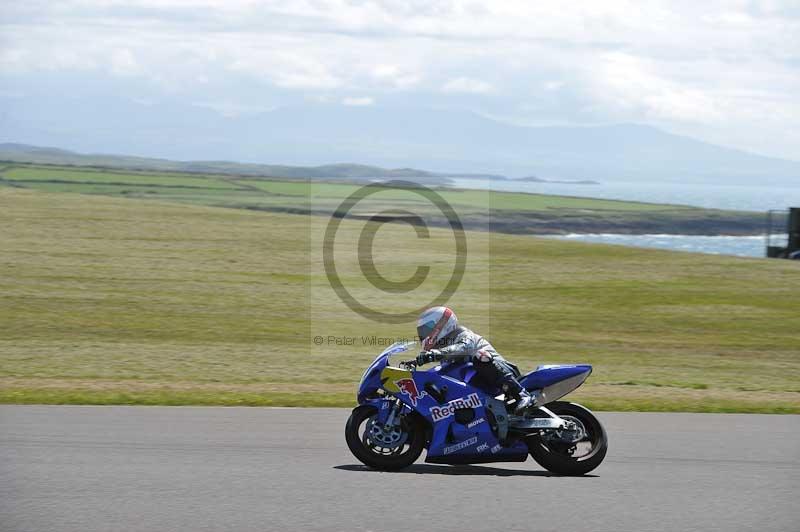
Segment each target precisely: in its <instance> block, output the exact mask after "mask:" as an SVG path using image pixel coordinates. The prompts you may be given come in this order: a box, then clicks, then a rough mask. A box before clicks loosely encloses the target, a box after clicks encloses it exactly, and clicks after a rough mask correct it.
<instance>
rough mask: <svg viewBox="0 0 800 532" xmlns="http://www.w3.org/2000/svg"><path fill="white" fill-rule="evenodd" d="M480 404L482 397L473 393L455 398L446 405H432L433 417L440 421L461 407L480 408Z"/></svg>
mask: <svg viewBox="0 0 800 532" xmlns="http://www.w3.org/2000/svg"><path fill="white" fill-rule="evenodd" d="M422 393H425V392H422ZM479 406H481V398H480V397H479V396H478V394H477V393H471V394H469V395H468V396H466V397H460V398H458V399H453V400H452V401H450V402H449V403H447V404H446V405H444V406H433V407H431V417H432V418H433V420H434V421H440V420H442V419H445V418H448V417H450V416H452V415H453V412H455V411H456V410H459V409H461V408H478V407H479Z"/></svg>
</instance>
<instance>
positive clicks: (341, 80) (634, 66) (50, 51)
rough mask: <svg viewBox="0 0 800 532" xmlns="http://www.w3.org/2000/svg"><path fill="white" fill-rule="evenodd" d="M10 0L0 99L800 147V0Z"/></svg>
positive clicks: (1, 14)
mask: <svg viewBox="0 0 800 532" xmlns="http://www.w3.org/2000/svg"><path fill="white" fill-rule="evenodd" d="M0 10H1V11H0V77H1V80H2V85H0V113H7V112H10V110H12V109H14V108H15V107H20V106H22V105H23V104H27V105H28V106H30V104H31V102H30V100H31V99H32V98H40V99H42V98H45V99H46V98H48V94H50V95H51V96H52V97H54V98H57V97H58V96H60V95H63V93H65V92H69V91H76V90H80V91H83V92H85V94H87V95H90V96H96V97H99V96H101V95H103V94H113V95H114V96H115V97H120V98H125V99H128V100H130V101H133V102H140V103H143V104H151V103H163V102H176V101H180V102H182V103H186V104H189V105H192V106H194V107H196V108H204V109H211V110H214V111H215V112H218V113H220V114H222V115H226V116H240V115H247V114H249V113H257V112H263V111H266V110H270V109H274V108H276V107H280V106H286V105H299V104H303V103H304V102H307V103H312V102H328V103H329V104H331V105H341V106H374V107H375V108H380V107H381V106H386V107H392V106H393V107H397V106H409V105H413V106H415V107H423V108H426V107H434V108H452V109H468V110H472V111H475V112H477V113H480V114H482V115H485V116H489V117H493V118H497V119H501V120H504V121H508V122H512V123H516V124H536V125H542V124H575V125H580V124H587V125H588V124H607V123H616V122H636V123H646V124H651V125H655V126H658V127H661V128H663V129H666V130H667V131H670V132H675V133H681V134H686V135H690V136H693V137H696V138H700V139H703V140H707V141H711V142H714V143H718V144H722V145H725V146H731V147H737V148H741V149H745V150H749V151H753V152H756V153H761V154H766V155H773V156H778V157H784V158H790V159H795V160H800V125H799V124H800V96H799V95H800V3H798V2H797V1H796V0H794V1H787V2H779V1H774V2H773V1H765V2H749V1H727V2H717V1H706V2H697V1H682V0H672V1H665V2H643V1H630V2H625V1H619V2H610V1H606V2H585V3H583V4H582V5H581V4H579V3H556V2H533V1H528V0H519V1H517V0H497V1H491V2H489V1H486V2H471V1H455V0H453V1H442V2H435V1H432V0H398V1H389V0H373V1H358V0H349V1H348V0H306V1H282V2H273V1H249V0H225V1H222V0H220V1H211V0H163V1H162V0H125V1H99V0H74V1H60V2H59V1H46V0H27V1H25V2H11V1H9V0H6V1H5V2H3V3H2V6H1V7H0ZM0 116H2V114H0ZM2 136H3V139H2V140H14V139H13V132H8V131H5V132H2Z"/></svg>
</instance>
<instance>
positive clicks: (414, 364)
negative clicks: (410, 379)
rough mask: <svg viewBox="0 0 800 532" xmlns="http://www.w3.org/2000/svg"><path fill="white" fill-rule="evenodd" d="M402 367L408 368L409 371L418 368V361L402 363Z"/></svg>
mask: <svg viewBox="0 0 800 532" xmlns="http://www.w3.org/2000/svg"><path fill="white" fill-rule="evenodd" d="M400 367H401V368H407V369H413V368H416V367H417V361H416V360H406V361H404V362H400Z"/></svg>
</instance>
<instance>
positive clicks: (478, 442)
mask: <svg viewBox="0 0 800 532" xmlns="http://www.w3.org/2000/svg"><path fill="white" fill-rule="evenodd" d="M406 350H408V346H405V345H402V344H396V345H393V346H391V347H389V348H388V349H386V350H385V351H384V352H383V353H381V354H380V355H378V357H377V358H376V359H375V360H374V361H373V362H372V364H370V366H369V367H368V368H367V370H366V371H365V372H364V375H363V377H362V379H361V384H360V385H359V389H358V402H359V404H361V405H371V406H374V407H375V408H376V410H377V415H378V419H379V420H380V421H384V420H385V417H386V416H387V415H388V413H389V412H390V410H391V408H390V407H391V405H393V404H395V401H396V400H398V399H399V400H400V401H401V402H402V403H403V405H404V408H403V410H404V411H405V412H407V413H410V412H412V411H414V412H417V413H418V414H419V415H420V416H422V418H423V419H424V420H425V421H426V422H427V424H428V425H429V427H430V433H429V442H428V445H427V447H428V454H427V458H426V461H428V462H438V463H480V462H504V461H505V462H508V461H524V460H525V459H526V458H527V455H528V448H527V445H526V444H525V443H524V442H523V441H521V440H517V441H513V442H507V443H506V444H505V445H503V444H501V443H500V441H499V439H498V437H497V435H496V434H495V431H493V430H492V428H491V423H490V420H491V419H492V416H491V413H490V412H489V411H488V409H487V407H486V404H487V401H488V400H489V399H491V398H492V397H493V396H494V395H496V393H497V392H498V390H482V389H479V388H477V387H475V386H472V385H471V384H470V382H471V381H472V377H474V375H475V368H474V367H473V366H472V364H471V363H469V362H465V363H451V364H445V365H442V366H435V367H432V368H430V369H428V370H426V371H423V370H415V371H412V372H410V373H409V377H410V380H412V381H413V383H412V382H408V380H409V378H405V377H404V378H403V379H401V380H404V381H406V382H403V383H402V384H403V386H402V387H401V391H400V392H398V393H394V392H387V391H386V389H385V388H384V383H383V382H381V372H382V371H383V369H384V368H385V367H386V366H387V365H388V364H389V358H390V357H391V356H392V355H395V354H398V353H401V352H403V351H406ZM591 369H592V368H591V366H588V365H572V366H540V367H539V368H538V369H537V370H536V371H533V372H531V373H529V374H527V375H525V376H524V377H523V378H522V379H521V383H522V384H523V385H524V386H525V387H526V388H528V389H539V388H546V387H548V386H551V385H553V384H557V383H559V382H561V381H564V380H566V379H570V378H573V377H581V376H588V374H589V373H590V372H591ZM581 382H582V381H581ZM395 384H396V385H397V386H398V387H399V386H400V381H397V382H395ZM578 385H579V384H578ZM379 389H383V390H384V394H383V396H381V395H379V394H378V393H377V391H378V390H379ZM394 389H397V388H394ZM487 392H488V393H487ZM456 410H465V411H468V410H471V411H472V417H471V418H470V419H468V420H466V421H465V420H463V419H462V420H461V422H458V421H456V416H455V411H456Z"/></svg>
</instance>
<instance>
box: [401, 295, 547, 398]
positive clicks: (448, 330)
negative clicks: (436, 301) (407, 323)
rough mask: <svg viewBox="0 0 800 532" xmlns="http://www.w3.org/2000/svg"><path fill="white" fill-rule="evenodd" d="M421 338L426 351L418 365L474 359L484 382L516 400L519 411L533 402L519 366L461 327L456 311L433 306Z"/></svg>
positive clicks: (420, 325)
mask: <svg viewBox="0 0 800 532" xmlns="http://www.w3.org/2000/svg"><path fill="white" fill-rule="evenodd" d="M417 335H418V336H419V338H420V341H421V342H422V349H423V351H422V352H421V353H420V354H419V355H418V356H417V359H416V363H417V366H422V365H424V364H427V363H429V362H438V361H440V360H445V361H455V360H459V359H460V360H471V361H472V364H473V365H474V366H475V369H476V370H477V372H478V377H479V378H480V379H481V380H483V381H485V382H486V383H487V384H488V385H495V386H497V387H498V388H500V389H501V390H503V393H505V394H506V395H508V396H511V397H514V398H516V400H517V404H516V411H517V412H522V411H523V410H525V408H527V407H528V406H529V405H530V404H531V402H532V401H533V397H531V395H530V394H529V393H528V392H527V390H525V388H523V387H522V385H520V383H519V381H518V380H517V377H518V376H519V370H517V368H516V366H514V365H513V364H511V363H510V362H508V361H507V360H506V359H504V358H503V357H502V356H500V354H499V353H498V352H497V351H496V350H495V348H494V347H493V346H492V344H490V343H489V342H488V341H487V340H486V339H485V338H484V337H483V336H481V335H479V334H477V333H475V332H473V331H471V330H469V329H467V328H466V327H463V326H459V325H458V318H457V317H456V314H455V312H453V311H452V310H451V309H449V308H448V307H433V308H429V309H428V310H426V311H425V312H423V313H422V314H420V316H419V319H418V320H417Z"/></svg>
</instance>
